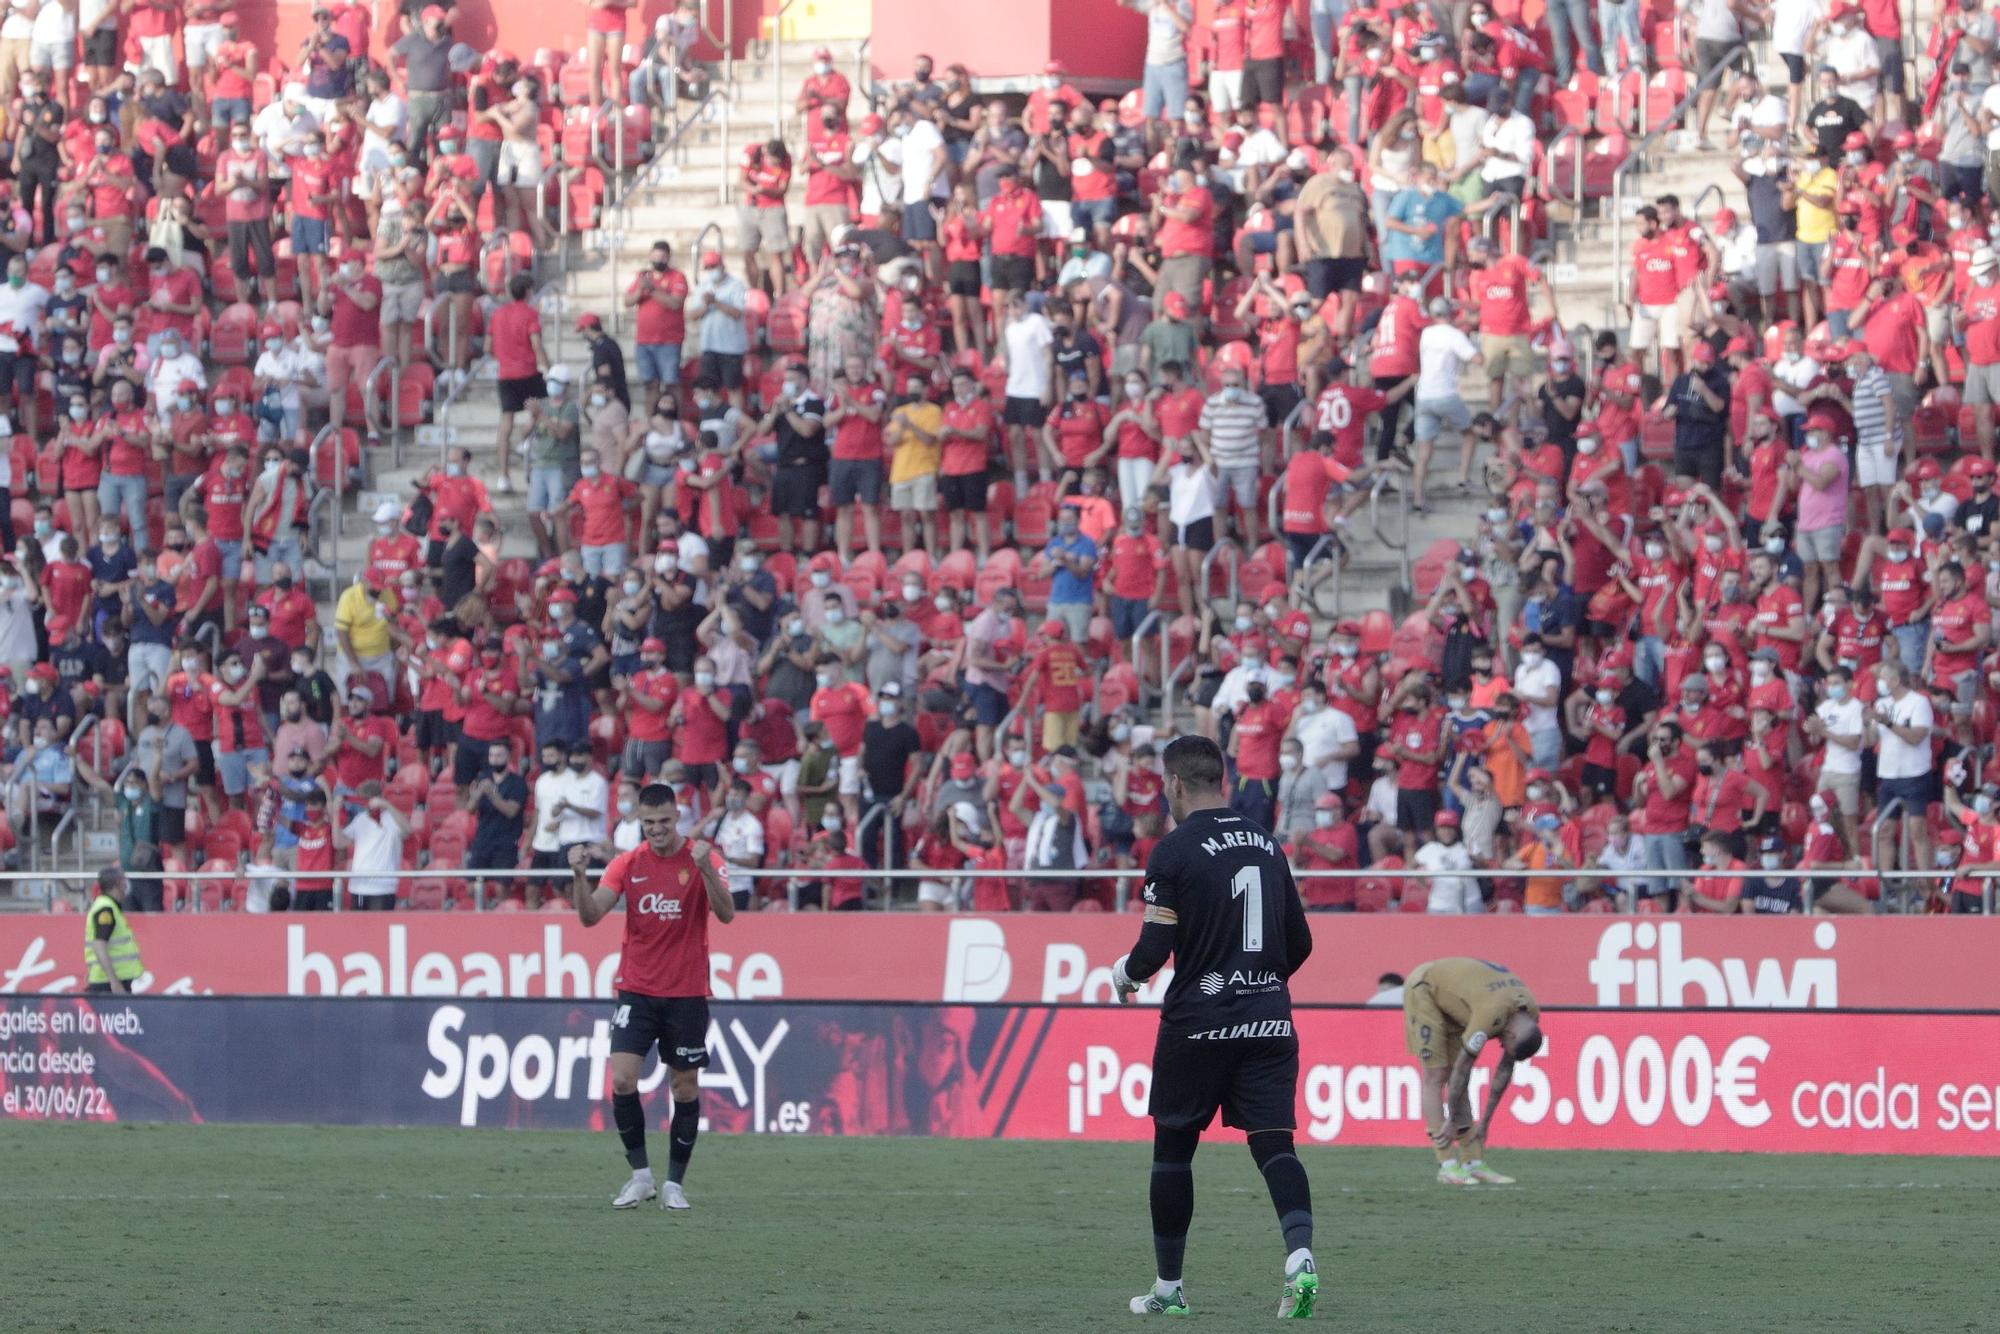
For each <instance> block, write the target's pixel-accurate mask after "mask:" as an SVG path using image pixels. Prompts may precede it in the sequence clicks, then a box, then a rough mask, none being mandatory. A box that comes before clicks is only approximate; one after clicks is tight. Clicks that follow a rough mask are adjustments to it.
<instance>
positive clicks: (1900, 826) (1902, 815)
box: [1868, 797, 1990, 913]
mask: <svg viewBox="0 0 2000 1334" xmlns="http://www.w3.org/2000/svg"><path fill="white" fill-rule="evenodd" d="M1892 819H1894V820H1895V821H1896V870H1897V872H1898V874H1899V878H1900V877H1902V876H1908V875H1911V874H1913V872H1912V871H1911V870H1910V816H1909V813H1908V807H1906V806H1905V805H1904V804H1903V799H1902V798H1901V797H1891V798H1889V800H1888V801H1887V802H1885V803H1883V804H1882V805H1880V806H1878V807H1876V809H1875V820H1874V823H1873V824H1871V825H1870V826H1869V827H1868V851H1869V853H1870V856H1871V859H1872V860H1873V861H1874V863H1875V870H1876V873H1877V874H1878V875H1879V874H1880V873H1881V871H1882V866H1883V862H1882V826H1883V825H1884V824H1886V823H1888V822H1889V821H1890V820H1892ZM1989 888H1990V887H1989ZM1887 890H1888V885H1887V883H1886V881H1885V882H1884V885H1883V891H1884V893H1886V892H1887ZM1899 906H1900V907H1901V909H1902V910H1903V911H1904V912H1906V913H1907V912H1908V911H1909V896H1908V892H1907V889H1905V892H1904V896H1903V900H1902V902H1901V903H1900V905H1899Z"/></svg>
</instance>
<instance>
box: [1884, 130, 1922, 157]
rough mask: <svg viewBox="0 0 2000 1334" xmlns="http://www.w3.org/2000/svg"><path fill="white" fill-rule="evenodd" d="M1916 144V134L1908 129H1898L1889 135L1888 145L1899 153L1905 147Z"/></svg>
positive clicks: (1913, 146)
mask: <svg viewBox="0 0 2000 1334" xmlns="http://www.w3.org/2000/svg"><path fill="white" fill-rule="evenodd" d="M1916 146H1917V136H1916V135H1914V134H1911V133H1910V132H1909V131H1908V130H1898V131H1896V132H1895V133H1894V134H1892V135H1890V136H1889V147H1891V148H1893V149H1895V150H1896V151H1897V152H1899V153H1900V152H1902V151H1903V150H1904V149H1905V148H1915V147H1916Z"/></svg>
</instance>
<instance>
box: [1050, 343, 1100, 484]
mask: <svg viewBox="0 0 2000 1334" xmlns="http://www.w3.org/2000/svg"><path fill="white" fill-rule="evenodd" d="M1110 416H1111V414H1110V413H1109V412H1107V411H1105V409H1104V405H1103V404H1102V403H1099V402H1098V401H1097V400H1096V399H1094V398H1092V397H1091V396H1090V382H1089V379H1088V377H1087V376H1086V375H1085V374H1084V372H1083V370H1082V368H1081V367H1079V368H1078V369H1076V370H1073V371H1071V372H1070V373H1069V385H1068V392H1067V393H1066V395H1065V396H1064V398H1063V402H1062V406H1060V407H1058V408H1057V409H1056V410H1055V411H1054V412H1053V413H1051V414H1050V415H1049V419H1048V422H1047V423H1046V424H1045V425H1044V426H1043V427H1042V449H1043V451H1044V452H1046V453H1047V454H1048V456H1049V460H1050V461H1051V462H1052V463H1054V464H1055V466H1056V467H1057V468H1060V469H1063V470H1065V471H1066V472H1068V473H1069V474H1071V475H1070V476H1066V477H1064V478H1063V484H1064V485H1065V486H1069V485H1071V484H1072V483H1074V482H1075V480H1076V474H1080V473H1081V472H1082V471H1083V470H1084V469H1085V468H1090V467H1095V466H1096V465H1097V464H1098V463H1099V462H1101V461H1102V460H1103V458H1104V455H1105V454H1106V453H1108V452H1109V451H1110V449H1111V442H1110V441H1109V440H1107V439H1106V438H1105V436H1106V433H1105V425H1106V423H1107V421H1108V420H1109V419H1110Z"/></svg>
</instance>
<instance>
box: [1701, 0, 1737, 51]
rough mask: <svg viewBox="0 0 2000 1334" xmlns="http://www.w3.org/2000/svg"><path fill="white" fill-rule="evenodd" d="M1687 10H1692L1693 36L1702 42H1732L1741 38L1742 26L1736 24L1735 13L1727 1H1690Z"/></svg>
mask: <svg viewBox="0 0 2000 1334" xmlns="http://www.w3.org/2000/svg"><path fill="white" fill-rule="evenodd" d="M1688 8H1690V9H1692V10H1694V35H1695V38H1696V39H1697V40H1699V41H1704V42H1734V41H1737V40H1739V39H1741V38H1742V36H1743V25H1742V24H1741V23H1739V22H1737V19H1736V11H1735V10H1733V9H1731V8H1730V7H1729V0H1692V3H1690V4H1689V5H1688Z"/></svg>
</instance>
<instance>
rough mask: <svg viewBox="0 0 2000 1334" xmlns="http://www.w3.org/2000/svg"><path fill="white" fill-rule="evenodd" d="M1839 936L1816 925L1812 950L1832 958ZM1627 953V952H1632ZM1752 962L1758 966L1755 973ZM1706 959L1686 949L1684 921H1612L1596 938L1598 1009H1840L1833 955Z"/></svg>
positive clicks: (1593, 966)
mask: <svg viewBox="0 0 2000 1334" xmlns="http://www.w3.org/2000/svg"><path fill="white" fill-rule="evenodd" d="M1838 939H1839V932H1838V930H1837V929H1836V928H1835V926H1834V924H1833V923H1832V922H1819V923H1816V924H1815V925H1814V926H1813V930H1812V943H1813V948H1815V949H1817V950H1820V951H1822V953H1825V954H1828V955H1830V954H1831V952H1832V950H1833V947H1834V944H1835V942H1836V941H1837V940H1838ZM1628 951H1629V953H1628ZM1753 962H1754V965H1755V968H1754V971H1753V969H1752V964H1753ZM1787 962H1788V961H1787V960H1785V959H1774V958H1764V959H1757V960H1754V961H1753V960H1750V959H1743V958H1730V957H1724V958H1720V959H1705V958H1702V957H1701V956H1699V955H1687V954H1684V953H1682V948H1681V924H1680V923H1679V922H1661V923H1658V924H1655V923H1652V922H1640V923H1638V924H1636V925H1635V924H1633V923H1631V922H1614V923H1612V924H1611V925H1610V926H1607V927H1605V928H1604V933H1603V934H1602V935H1600V936H1599V937H1598V938H1597V954H1596V956H1595V957H1594V958H1592V959H1591V961H1590V982H1591V985H1592V986H1594V987H1595V988H1596V989H1597V1004H1599V1005H1601V1006H1605V1007H1607V1008H1613V1009H1616V1008H1620V1007H1623V1006H1627V1005H1630V1006H1637V1007H1640V1008H1652V1007H1655V1006H1667V1007H1676V1006H1709V1007H1724V1006H1726V1007H1729V1008H1732V1009H1749V1010H1764V1009H1834V1008H1837V1007H1838V1006H1839V1004H1840V964H1839V961H1838V960H1836V959H1833V958H1830V957H1827V958H1809V957H1794V958H1792V959H1791V960H1789V962H1790V964H1791V972H1790V976H1787V975H1786V968H1785V965H1786V963H1787Z"/></svg>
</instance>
